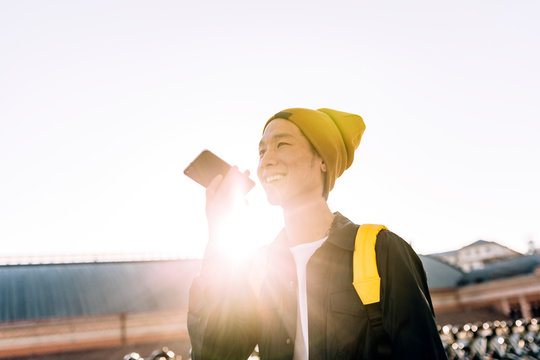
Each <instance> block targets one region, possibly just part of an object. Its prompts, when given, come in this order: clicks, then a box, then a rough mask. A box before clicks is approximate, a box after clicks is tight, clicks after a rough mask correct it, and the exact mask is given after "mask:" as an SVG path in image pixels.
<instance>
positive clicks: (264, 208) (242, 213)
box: [217, 190, 282, 262]
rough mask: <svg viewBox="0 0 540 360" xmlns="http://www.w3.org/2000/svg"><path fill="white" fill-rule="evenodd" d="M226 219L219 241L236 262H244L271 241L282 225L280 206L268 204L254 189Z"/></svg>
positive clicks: (227, 255)
mask: <svg viewBox="0 0 540 360" xmlns="http://www.w3.org/2000/svg"><path fill="white" fill-rule="evenodd" d="M224 223H225V225H224V226H223V227H222V228H221V229H220V234H219V237H218V240H217V241H218V244H217V245H218V246H219V248H220V249H221V250H222V253H223V255H224V256H226V257H228V258H229V259H231V260H232V261H234V262H241V261H242V260H244V259H246V258H247V257H248V256H250V255H251V254H253V252H254V250H256V249H257V248H260V247H261V246H263V245H265V244H268V243H270V242H271V241H272V240H273V239H274V238H275V237H276V235H277V234H278V232H279V231H280V229H281V228H282V220H281V212H280V209H279V208H277V207H273V206H270V205H268V202H267V201H266V199H265V196H264V194H261V193H259V192H257V191H255V190H254V191H253V193H250V194H248V196H247V203H242V204H240V205H239V206H237V207H236V209H235V211H234V212H233V213H231V214H228V216H227V219H226V221H224Z"/></svg>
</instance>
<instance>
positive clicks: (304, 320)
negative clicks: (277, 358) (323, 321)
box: [290, 237, 327, 360]
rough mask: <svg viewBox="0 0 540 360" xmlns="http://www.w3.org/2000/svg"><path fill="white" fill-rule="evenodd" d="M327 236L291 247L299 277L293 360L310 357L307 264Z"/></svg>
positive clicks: (305, 359)
mask: <svg viewBox="0 0 540 360" xmlns="http://www.w3.org/2000/svg"><path fill="white" fill-rule="evenodd" d="M326 238H327V237H325V238H323V239H321V240H318V241H314V242H310V243H306V244H300V245H296V246H293V247H292V248H290V250H291V253H292V255H293V257H294V262H295V263H296V274H297V277H298V317H297V321H296V340H295V342H294V357H293V360H308V359H309V346H308V344H309V341H308V313H307V291H306V265H307V263H308V261H309V259H310V258H311V256H312V255H313V253H314V252H315V251H316V250H317V249H318V248H319V247H321V245H322V244H323V242H324V241H325V240H326Z"/></svg>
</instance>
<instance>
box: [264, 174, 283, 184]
mask: <svg viewBox="0 0 540 360" xmlns="http://www.w3.org/2000/svg"><path fill="white" fill-rule="evenodd" d="M281 179H283V175H272V176H268V177H267V178H266V179H265V181H266V182H267V183H271V182H273V181H277V180H281Z"/></svg>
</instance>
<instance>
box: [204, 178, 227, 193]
mask: <svg viewBox="0 0 540 360" xmlns="http://www.w3.org/2000/svg"><path fill="white" fill-rule="evenodd" d="M221 181H223V175H221V174H219V175H218V176H216V177H215V178H213V179H212V181H210V184H208V186H207V188H206V196H207V197H208V196H214V194H215V193H216V191H217V189H218V188H219V185H220V184H221Z"/></svg>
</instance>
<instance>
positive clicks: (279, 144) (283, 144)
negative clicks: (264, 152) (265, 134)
mask: <svg viewBox="0 0 540 360" xmlns="http://www.w3.org/2000/svg"><path fill="white" fill-rule="evenodd" d="M285 145H290V144H289V143H286V142H279V143H278V144H277V147H278V148H280V147H282V146H285Z"/></svg>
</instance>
